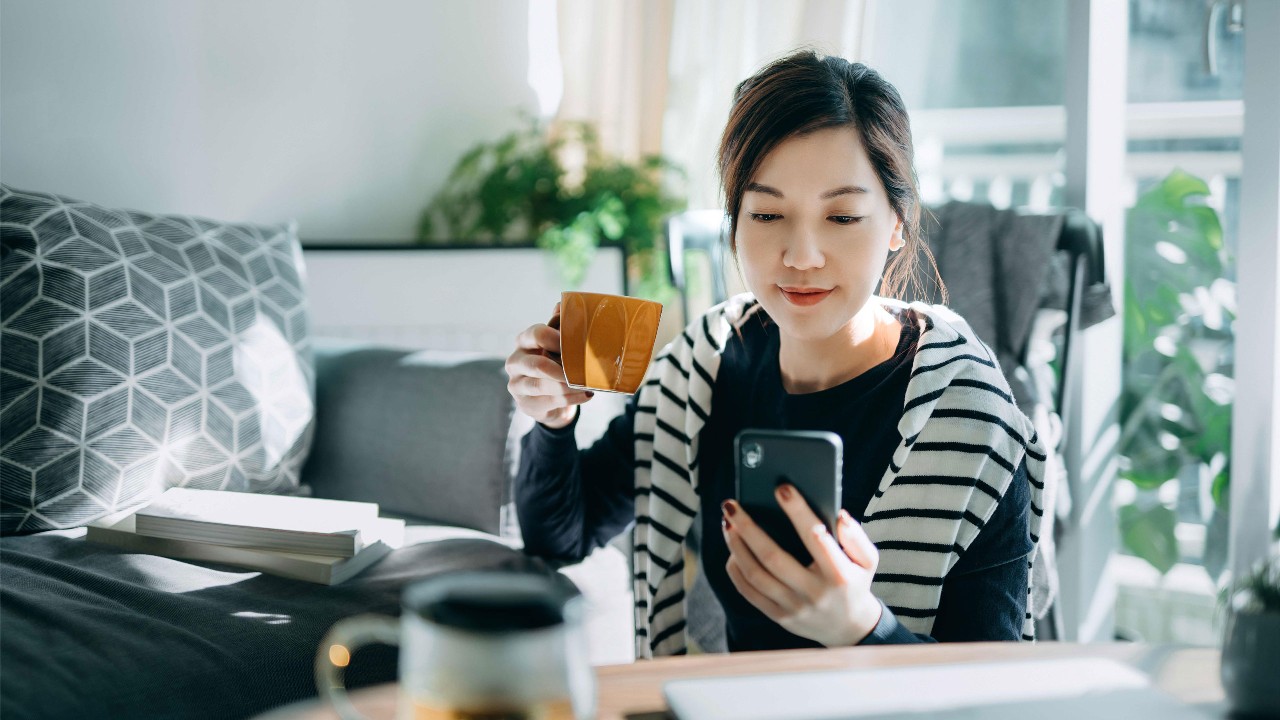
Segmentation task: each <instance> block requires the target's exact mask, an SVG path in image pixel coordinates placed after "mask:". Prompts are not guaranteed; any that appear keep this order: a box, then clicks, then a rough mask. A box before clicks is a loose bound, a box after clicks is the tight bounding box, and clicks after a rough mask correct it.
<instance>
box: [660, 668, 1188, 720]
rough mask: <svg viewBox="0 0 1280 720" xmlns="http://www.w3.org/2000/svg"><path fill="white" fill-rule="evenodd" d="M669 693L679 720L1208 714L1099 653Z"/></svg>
mask: <svg viewBox="0 0 1280 720" xmlns="http://www.w3.org/2000/svg"><path fill="white" fill-rule="evenodd" d="M663 693H664V695H665V696H666V699H667V705H668V707H669V708H670V709H671V713H672V715H674V716H675V717H676V718H678V720H837V719H844V718H859V719H862V718H880V719H889V718H925V717H928V718H948V719H958V718H982V719H983V720H988V719H993V720H1005V719H1008V720H1059V719H1060V718H1061V719H1062V720H1068V719H1071V720H1075V719H1076V718H1088V719H1089V720H1100V719H1101V718H1123V719H1124V720H1132V719H1133V718H1158V719H1159V720H1183V719H1184V718H1185V719H1186V720H1203V719H1204V718H1206V717H1210V716H1209V715H1207V714H1205V713H1203V712H1201V711H1199V710H1197V709H1195V708H1193V707H1190V706H1187V705H1183V704H1182V703H1180V702H1178V701H1177V700H1175V699H1174V698H1172V697H1170V696H1169V695H1166V694H1165V693H1163V692H1161V691H1160V690H1158V689H1156V688H1154V687H1152V686H1151V683H1150V681H1149V680H1148V679H1147V676H1146V675H1144V674H1142V673H1141V672H1139V671H1137V670H1135V669H1134V668H1132V667H1130V666H1129V665H1125V664H1123V663H1120V662H1117V661H1114V660H1107V659H1102V658H1078V659H1065V660H1032V661H1022V662H994V663H974V664H962V665H931V666H916V667H904V668H877V669H871V670H852V669H851V670H831V671H821V672H797V673H784V674H769V675H740V676H735V677H715V678H697V679H690V680H675V681H672V682H669V683H667V684H666V685H664V686H663Z"/></svg>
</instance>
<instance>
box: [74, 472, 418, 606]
mask: <svg viewBox="0 0 1280 720" xmlns="http://www.w3.org/2000/svg"><path fill="white" fill-rule="evenodd" d="M86 538H87V539H88V540H89V541H90V542H96V543H102V544H106V545H114V546H116V547H120V548H124V549H127V550H132V551H136V552H144V553H148V554H152V555H163V556H165V557H172V558H178V559H182V560H198V561H205V562H220V563H226V564H228V565H236V566H240V567H247V568H252V569H255V570H261V571H262V572H266V573H271V574H273V575H281V576H283V577H288V578H294V579H297V580H306V581H308V582H315V583H321V584H324V585H336V584H338V583H340V582H342V581H344V580H346V579H347V578H350V577H351V576H353V575H355V574H356V573H358V572H360V571H361V570H363V569H365V568H367V567H368V566H370V565H372V564H373V563H374V562H376V561H377V560H379V559H381V558H382V557H383V556H384V555H386V554H387V553H388V552H390V551H391V550H392V549H394V548H397V547H400V546H401V545H402V544H403V543H404V521H403V520H393V519H389V518H380V517H378V506H377V504H376V503H362V502H350V501H346V500H324V499H319V498H309V497H294V496H285V495H259V494H254V493H242V492H231V491H224V490H192V489H188V488H171V489H169V490H167V491H165V493H164V494H163V495H161V496H160V497H158V498H156V499H155V500H154V501H152V502H151V503H150V504H149V505H147V506H146V507H144V508H142V509H140V510H138V511H136V512H134V513H132V514H130V515H129V516H127V517H125V518H123V519H113V520H110V521H109V522H100V523H97V524H90V525H89V529H88V534H87V535H86Z"/></svg>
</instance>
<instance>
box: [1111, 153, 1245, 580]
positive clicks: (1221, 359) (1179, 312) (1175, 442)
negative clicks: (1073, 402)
mask: <svg viewBox="0 0 1280 720" xmlns="http://www.w3.org/2000/svg"><path fill="white" fill-rule="evenodd" d="M1208 197H1209V186H1208V185H1207V184H1206V183H1205V182H1204V181H1203V180H1201V179H1200V178H1197V177H1195V176H1192V175H1189V174H1187V173H1185V172H1183V171H1181V170H1174V171H1173V172H1172V173H1170V174H1169V175H1168V176H1167V177H1165V178H1164V179H1162V180H1161V181H1160V182H1159V183H1158V184H1156V185H1155V186H1154V187H1152V188H1151V189H1150V190H1148V191H1147V192H1145V193H1143V194H1142V195H1141V196H1140V197H1139V198H1138V201H1137V202H1136V203H1135V204H1134V206H1133V208H1132V209H1131V210H1130V211H1129V213H1128V216H1127V218H1126V230H1125V233H1126V234H1125V276H1126V277H1125V321H1124V350H1123V352H1124V378H1125V380H1124V386H1123V389H1122V393H1121V402H1120V425H1121V432H1120V439H1119V449H1118V453H1119V455H1120V477H1122V478H1124V480H1126V481H1128V483H1131V484H1132V490H1133V492H1132V500H1131V501H1130V502H1127V503H1125V504H1124V505H1123V506H1121V507H1120V508H1119V512H1118V515H1119V523H1120V537H1121V540H1122V542H1123V543H1124V546H1125V548H1126V549H1127V550H1128V551H1129V552H1131V553H1133V554H1134V555H1136V556H1138V557H1140V558H1143V559H1144V560H1146V561H1147V562H1149V563H1151V565H1152V566H1153V567H1155V568H1156V569H1157V570H1159V571H1160V572H1161V573H1162V574H1163V573H1165V572H1168V571H1169V569H1170V568H1172V567H1173V565H1174V564H1175V563H1176V562H1178V560H1179V558H1180V556H1181V550H1180V548H1179V547H1178V540H1177V537H1176V536H1175V534H1174V529H1175V527H1176V525H1177V523H1178V520H1179V518H1178V513H1177V511H1176V510H1175V508H1173V507H1170V506H1169V505H1170V503H1169V502H1168V501H1169V497H1168V496H1167V495H1166V496H1165V497H1163V498H1162V494H1161V492H1160V489H1161V487H1162V486H1165V485H1166V484H1175V485H1176V486H1177V488H1176V489H1177V493H1171V494H1175V495H1176V496H1177V497H1179V498H1181V499H1182V501H1183V502H1184V503H1187V504H1186V505H1184V507H1183V512H1184V513H1187V512H1190V513H1191V514H1192V515H1193V517H1194V519H1196V520H1199V521H1202V522H1205V523H1206V525H1207V528H1206V535H1205V545H1204V556H1203V563H1204V567H1205V570H1206V571H1207V572H1208V573H1209V576H1210V577H1211V578H1212V579H1213V580H1214V582H1215V584H1216V583H1217V582H1218V581H1219V578H1220V576H1221V574H1222V571H1223V569H1224V568H1225V566H1226V558H1227V554H1226V552H1227V549H1226V539H1227V532H1226V529H1227V517H1228V514H1229V513H1228V506H1227V500H1228V491H1227V487H1228V479H1229V478H1230V475H1231V462H1230V458H1231V403H1232V400H1233V396H1234V383H1233V381H1232V379H1231V378H1232V375H1233V367H1234V338H1233V331H1232V322H1233V321H1234V320H1235V309H1236V307H1235V305H1236V303H1235V283H1234V282H1233V281H1232V280H1230V279H1228V278H1227V277H1225V275H1226V274H1227V273H1226V270H1227V268H1228V267H1229V257H1228V254H1227V250H1226V248H1225V246H1224V244H1223V237H1222V223H1221V220H1220V219H1219V217H1218V213H1217V211H1215V210H1214V209H1213V208H1212V207H1210V206H1209V205H1208V203H1207V200H1208ZM1168 489H1174V488H1168ZM1192 504H1194V505H1195V507H1194V508H1192V507H1191V505H1192Z"/></svg>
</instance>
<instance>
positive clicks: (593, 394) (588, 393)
mask: <svg viewBox="0 0 1280 720" xmlns="http://www.w3.org/2000/svg"><path fill="white" fill-rule="evenodd" d="M595 396H596V394H595V393H593V392H591V391H590V390H588V391H587V397H595Z"/></svg>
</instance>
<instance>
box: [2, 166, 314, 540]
mask: <svg viewBox="0 0 1280 720" xmlns="http://www.w3.org/2000/svg"><path fill="white" fill-rule="evenodd" d="M0 246H2V247H3V256H2V257H0V349H2V350H3V352H2V353H0V358H2V360H0V525H2V527H0V531H2V532H3V534H5V535H10V534H26V533H31V532H37V531H40V530H48V529H54V528H67V527H75V526H79V525H83V524H85V523H87V522H90V521H92V520H95V519H97V518H100V517H103V516H106V515H109V514H112V513H114V512H118V511H121V510H124V509H127V508H130V507H134V506H137V505H140V504H142V503H144V502H146V501H147V500H149V499H150V498H152V497H154V496H155V495H158V494H159V493H161V492H163V491H164V490H165V489H166V488H168V487H170V486H186V487H196V488H210V489H221V490H239V491H248V492H289V491H291V490H294V489H296V488H297V486H298V477H299V472H300V469H301V466H302V463H303V462H304V460H305V459H306V455H307V451H308V449H309V446H310V442H311V435H312V422H313V416H314V389H313V375H314V372H313V368H312V364H311V357H310V346H309V343H308V338H307V313H306V306H305V302H304V297H305V296H304V292H303V290H304V288H303V267H302V250H301V247H300V245H299V243H298V238H297V233H296V228H295V227H294V225H293V224H292V223H290V224H288V225H280V226H266V227H264V226H255V225H245V224H227V223H219V222H214V221H211V220H206V219H202V218H194V217H185V216H175V215H153V214H147V213H141V212H133V211H124V210H111V209H107V208H103V207H99V206H97V205H93V204H91V203H85V202H80V201H76V200H71V199H68V198H64V197H59V196H57V195H51V194H47V193H37V192H27V191H22V190H16V189H12V188H9V187H6V186H3V185H0Z"/></svg>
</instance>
